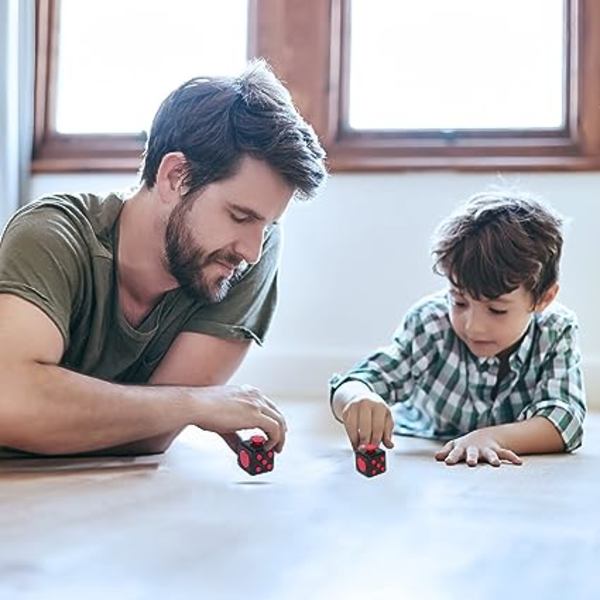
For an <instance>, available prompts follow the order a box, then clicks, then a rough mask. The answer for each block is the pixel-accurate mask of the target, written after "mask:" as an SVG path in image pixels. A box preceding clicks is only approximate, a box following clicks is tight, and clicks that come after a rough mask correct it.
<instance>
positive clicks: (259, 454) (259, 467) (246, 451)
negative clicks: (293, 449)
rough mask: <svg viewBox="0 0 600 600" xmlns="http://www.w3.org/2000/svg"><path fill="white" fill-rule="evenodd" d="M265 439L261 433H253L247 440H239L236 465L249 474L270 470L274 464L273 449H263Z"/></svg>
mask: <svg viewBox="0 0 600 600" xmlns="http://www.w3.org/2000/svg"><path fill="white" fill-rule="evenodd" d="M266 441H267V440H266V438H264V437H263V436H262V435H253V436H252V437H251V438H250V439H249V440H244V441H243V442H240V447H239V450H238V465H240V467H242V469H244V471H246V472H247V473H250V475H259V474H260V473H266V472H268V471H272V470H273V467H274V466H275V454H274V453H273V450H269V451H266V450H265V442H266Z"/></svg>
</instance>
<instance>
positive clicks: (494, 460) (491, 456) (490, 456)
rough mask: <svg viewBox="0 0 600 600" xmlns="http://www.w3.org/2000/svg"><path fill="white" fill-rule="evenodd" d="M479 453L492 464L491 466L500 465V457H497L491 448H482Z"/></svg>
mask: <svg viewBox="0 0 600 600" xmlns="http://www.w3.org/2000/svg"><path fill="white" fill-rule="evenodd" d="M481 454H482V456H483V458H485V460H486V461H487V462H488V463H489V464H490V465H492V467H499V466H500V459H499V458H498V455H497V454H496V453H495V452H494V451H493V450H492V449H491V448H484V449H483V450H482V451H481Z"/></svg>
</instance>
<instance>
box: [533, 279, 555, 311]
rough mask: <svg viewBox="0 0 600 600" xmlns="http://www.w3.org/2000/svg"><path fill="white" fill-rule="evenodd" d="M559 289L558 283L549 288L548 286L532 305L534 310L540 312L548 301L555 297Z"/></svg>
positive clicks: (547, 304) (548, 303)
mask: <svg viewBox="0 0 600 600" xmlns="http://www.w3.org/2000/svg"><path fill="white" fill-rule="evenodd" d="M559 289H560V286H559V285H558V283H555V284H554V285H552V286H551V287H550V288H548V291H547V292H546V293H545V294H544V295H543V296H542V298H541V299H540V301H539V302H538V303H537V304H536V305H535V306H534V307H533V310H534V312H542V311H543V310H544V309H545V308H546V307H547V306H549V305H550V303H551V302H552V301H553V300H554V299H555V298H556V296H557V294H558V290H559Z"/></svg>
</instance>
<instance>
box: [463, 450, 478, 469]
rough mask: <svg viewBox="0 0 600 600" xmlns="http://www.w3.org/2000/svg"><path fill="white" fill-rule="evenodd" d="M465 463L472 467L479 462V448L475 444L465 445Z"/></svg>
mask: <svg viewBox="0 0 600 600" xmlns="http://www.w3.org/2000/svg"><path fill="white" fill-rule="evenodd" d="M466 462H467V464H468V465H469V466H470V467H474V466H476V465H477V463H478V462H479V448H477V446H468V447H467V459H466Z"/></svg>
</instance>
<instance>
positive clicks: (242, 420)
mask: <svg viewBox="0 0 600 600" xmlns="http://www.w3.org/2000/svg"><path fill="white" fill-rule="evenodd" d="M191 393H192V396H193V397H195V398H196V399H197V401H198V406H199V415H198V416H199V418H198V419H197V422H196V425H198V427H201V428H202V429H205V430H207V431H214V432H215V433H218V434H220V435H221V437H222V438H223V439H224V440H225V442H226V443H227V444H228V446H229V447H230V448H231V449H232V450H234V451H236V450H237V444H238V443H239V440H240V438H239V436H238V435H237V431H239V430H240V429H255V428H257V429H261V430H262V431H263V432H264V433H265V435H266V436H267V438H268V440H267V443H266V444H265V448H266V449H267V450H271V449H275V452H281V450H282V449H283V445H284V444H285V434H286V432H287V425H286V422H285V418H284V417H283V415H282V414H281V412H280V411H279V409H278V408H277V406H275V404H274V403H273V402H272V401H271V400H269V398H267V397H266V396H265V395H264V394H263V393H262V392H260V391H259V390H258V389H256V388H254V387H252V386H249V385H223V386H210V387H205V388H198V389H197V390H194V389H192V391H191Z"/></svg>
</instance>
